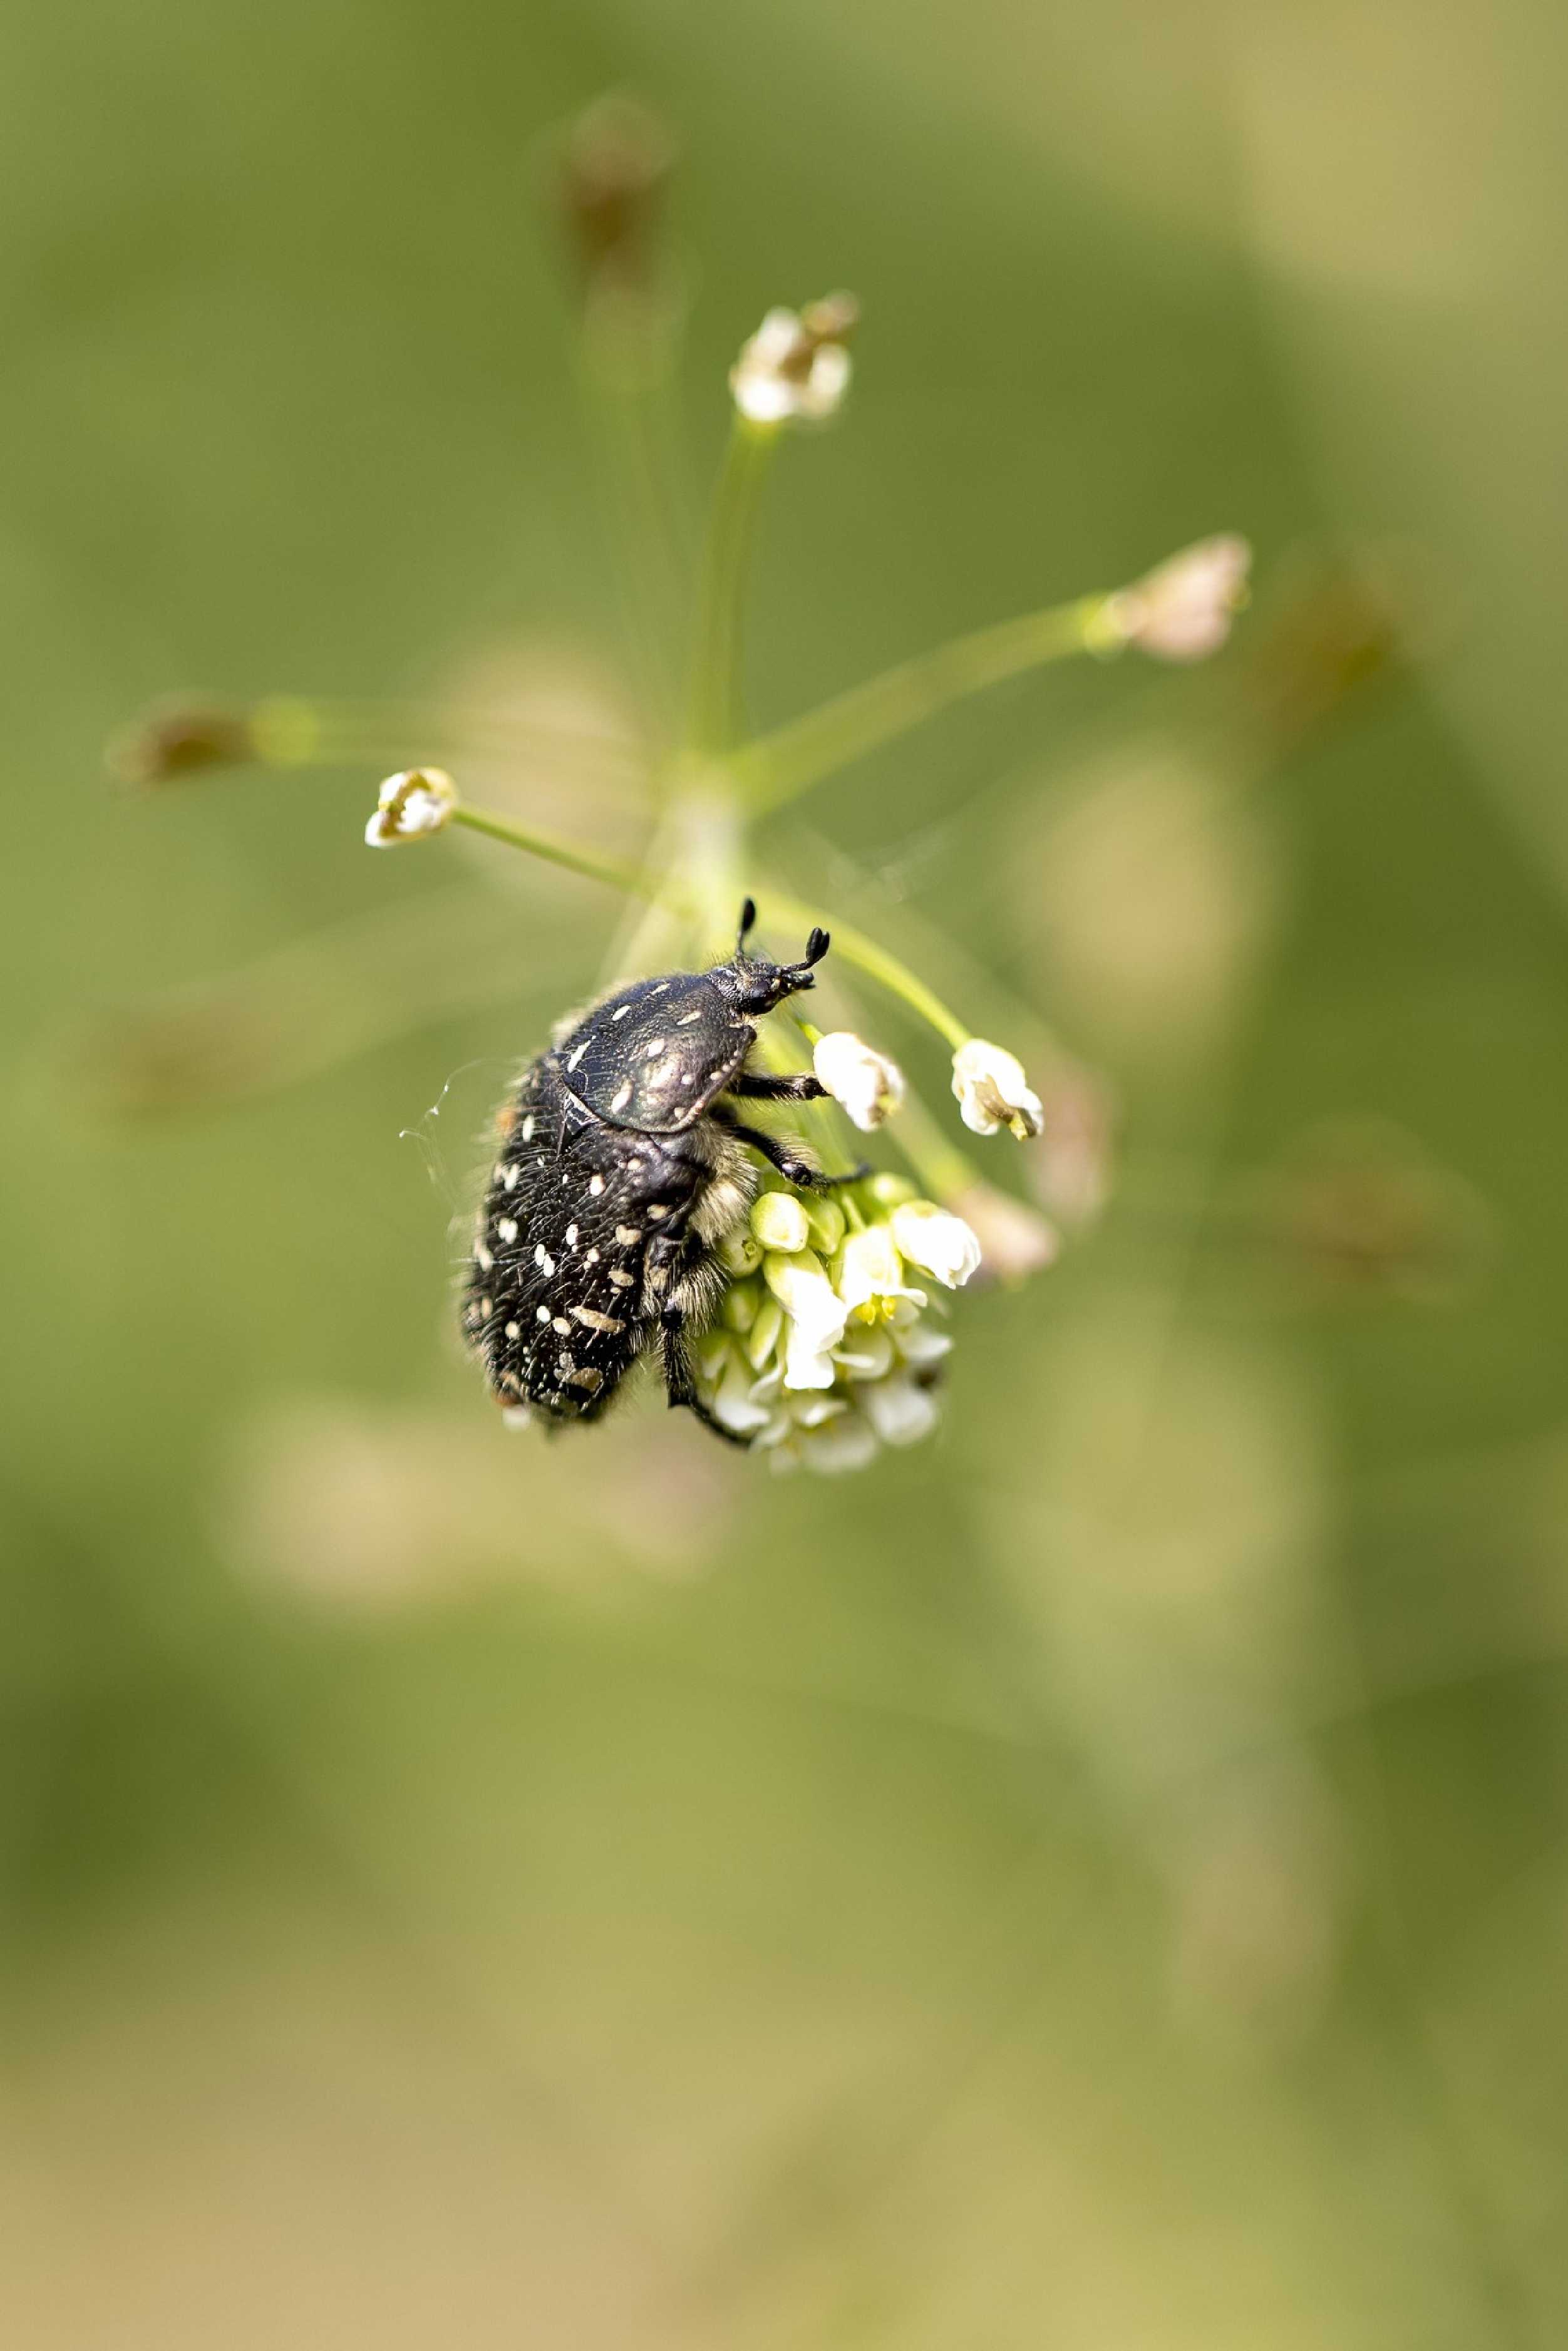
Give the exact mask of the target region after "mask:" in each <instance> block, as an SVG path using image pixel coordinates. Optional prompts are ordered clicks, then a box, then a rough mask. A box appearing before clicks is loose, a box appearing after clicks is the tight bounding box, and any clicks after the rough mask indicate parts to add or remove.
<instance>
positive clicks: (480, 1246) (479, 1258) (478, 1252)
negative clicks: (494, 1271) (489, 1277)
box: [474, 1241, 496, 1273]
mask: <svg viewBox="0 0 1568 2351" xmlns="http://www.w3.org/2000/svg"><path fill="white" fill-rule="evenodd" d="M474 1256H475V1260H476V1263H477V1265H478V1267H479V1270H480V1271H481V1272H482V1273H488V1272H489V1270H490V1268H491V1267H492V1266H493V1265H494V1264H495V1262H496V1260H495V1259H494V1258H493V1257H492V1256H491V1255H490V1252H489V1250H488V1249H486V1247H485V1244H484V1242H483V1241H476V1243H475V1246H474Z"/></svg>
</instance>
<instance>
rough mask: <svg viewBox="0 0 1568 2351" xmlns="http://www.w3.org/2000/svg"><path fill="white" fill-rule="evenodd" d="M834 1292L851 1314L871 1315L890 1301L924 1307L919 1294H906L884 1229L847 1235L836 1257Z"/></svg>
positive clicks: (872, 1227) (877, 1227)
mask: <svg viewBox="0 0 1568 2351" xmlns="http://www.w3.org/2000/svg"><path fill="white" fill-rule="evenodd" d="M838 1289H839V1296H840V1297H841V1299H842V1301H843V1302H844V1305H845V1306H846V1308H848V1310H849V1311H850V1312H851V1313H854V1312H855V1311H858V1310H860V1309H862V1308H870V1309H872V1310H873V1311H875V1310H876V1309H877V1308H879V1307H880V1306H881V1305H882V1303H883V1301H886V1300H891V1299H899V1298H911V1299H913V1300H914V1301H915V1303H916V1304H917V1305H920V1306H924V1305H925V1297H924V1295H923V1293H922V1292H921V1291H920V1290H910V1289H909V1288H907V1287H906V1285H905V1283H904V1260H903V1259H902V1258H901V1257H900V1256H899V1254H898V1245H897V1243H896V1242H895V1241H894V1238H893V1232H892V1228H890V1227H889V1226H887V1225H882V1224H877V1225H866V1226H864V1227H862V1229H861V1230H860V1231H859V1232H856V1233H852V1234H851V1235H850V1237H849V1238H848V1240H847V1241H845V1243H844V1245H843V1248H842V1249H841V1252H840V1254H839V1261H838ZM840 1336H842V1333H840Z"/></svg>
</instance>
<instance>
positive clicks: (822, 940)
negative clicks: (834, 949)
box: [801, 930, 831, 968]
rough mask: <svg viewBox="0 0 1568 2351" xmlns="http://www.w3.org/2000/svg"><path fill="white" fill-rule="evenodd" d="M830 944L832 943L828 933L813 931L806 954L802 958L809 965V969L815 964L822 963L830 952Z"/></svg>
mask: <svg viewBox="0 0 1568 2351" xmlns="http://www.w3.org/2000/svg"><path fill="white" fill-rule="evenodd" d="M830 944H831V942H830V940H829V937H828V934H827V932H826V931H821V930H813V931H812V933H811V935H810V938H809V939H808V940H807V941H806V952H805V955H804V956H802V958H801V960H802V962H803V963H805V964H806V965H807V967H808V968H809V967H810V966H811V965H812V964H814V963H821V960H822V957H823V956H825V955H826V954H827V952H828V948H829V946H830Z"/></svg>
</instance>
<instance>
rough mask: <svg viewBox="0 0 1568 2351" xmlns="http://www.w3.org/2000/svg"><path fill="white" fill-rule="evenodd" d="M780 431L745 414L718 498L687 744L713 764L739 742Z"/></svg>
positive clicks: (735, 428) (732, 439) (735, 429)
mask: <svg viewBox="0 0 1568 2351" xmlns="http://www.w3.org/2000/svg"><path fill="white" fill-rule="evenodd" d="M778 437H779V428H778V427H777V426H776V425H771V424H756V423H752V422H751V421H750V420H749V419H748V418H747V417H744V416H740V415H737V417H736V419H735V422H734V424H733V425H732V426H731V429H730V436H729V447H728V449H727V452H726V455H725V461H724V469H723V471H722V473H721V474H720V475H719V481H718V487H717V490H716V493H715V496H714V504H713V515H712V518H711V520H710V523H709V526H708V538H707V549H706V555H705V557H704V561H703V578H702V589H701V595H700V601H699V604H698V611H697V633H696V646H695V656H694V660H693V666H692V689H691V709H690V713H689V717H688V721H687V740H688V743H689V746H690V747H691V749H692V750H694V751H695V752H696V753H698V754H700V755H703V756H705V757H706V758H713V757H714V756H715V755H716V754H717V753H720V752H722V751H724V750H726V749H727V747H728V746H729V745H730V743H731V742H733V740H734V737H735V730H736V724H737V711H738V708H739V702H740V660H741V616H742V605H743V599H744V596H745V590H746V569H747V557H748V555H749V553H750V549H751V539H752V530H753V526H754V524H755V522H756V519H757V505H758V494H759V492H760V490H761V487H762V483H763V478H764V476H765V475H766V473H767V470H768V459H769V457H770V456H771V455H772V454H773V446H774V444H775V442H776V441H777V440H778Z"/></svg>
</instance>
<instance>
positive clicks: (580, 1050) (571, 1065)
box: [566, 1037, 588, 1070]
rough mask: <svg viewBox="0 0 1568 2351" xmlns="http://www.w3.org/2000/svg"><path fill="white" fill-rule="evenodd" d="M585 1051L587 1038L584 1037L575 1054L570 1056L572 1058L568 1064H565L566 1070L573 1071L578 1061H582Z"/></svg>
mask: <svg viewBox="0 0 1568 2351" xmlns="http://www.w3.org/2000/svg"><path fill="white" fill-rule="evenodd" d="M587 1050H588V1040H587V1038H586V1037H585V1038H584V1039H583V1040H582V1042H581V1044H580V1046H579V1047H578V1049H577V1050H576V1052H575V1053H574V1054H573V1055H572V1057H571V1059H570V1061H568V1063H567V1065H566V1066H567V1068H568V1069H569V1070H575V1069H576V1067H577V1065H578V1063H579V1061H581V1059H582V1057H583V1055H584V1053H586V1052H587Z"/></svg>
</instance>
